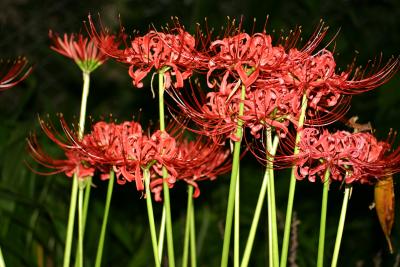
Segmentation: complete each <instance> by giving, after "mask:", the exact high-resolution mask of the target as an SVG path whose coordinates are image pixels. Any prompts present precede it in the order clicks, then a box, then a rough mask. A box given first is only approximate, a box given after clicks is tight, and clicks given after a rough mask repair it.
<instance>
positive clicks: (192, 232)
mask: <svg viewBox="0 0 400 267" xmlns="http://www.w3.org/2000/svg"><path fill="white" fill-rule="evenodd" d="M196 255H197V250H196V222H195V220H194V206H192V210H191V212H190V263H191V265H190V266H191V267H196V266H197V262H196V261H197V257H196Z"/></svg>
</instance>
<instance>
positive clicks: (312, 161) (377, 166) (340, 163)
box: [296, 128, 400, 183]
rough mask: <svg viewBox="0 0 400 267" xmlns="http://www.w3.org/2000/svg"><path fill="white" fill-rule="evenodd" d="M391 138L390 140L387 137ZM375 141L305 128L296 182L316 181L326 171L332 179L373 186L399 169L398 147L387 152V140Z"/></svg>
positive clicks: (369, 137)
mask: <svg viewBox="0 0 400 267" xmlns="http://www.w3.org/2000/svg"><path fill="white" fill-rule="evenodd" d="M389 139H390V138H389ZM389 139H388V140H387V141H384V142H382V141H377V140H376V138H375V137H374V136H373V135H371V134H370V133H366V132H359V133H349V132H346V131H338V132H335V133H333V134H331V133H329V132H328V131H323V132H322V133H321V132H320V131H319V130H317V129H315V128H306V129H304V131H303V135H302V139H301V141H300V143H299V148H300V153H299V155H298V160H297V162H296V168H297V171H296V177H297V179H304V178H305V177H308V179H309V180H310V181H312V182H314V181H315V178H316V175H318V176H319V177H321V178H322V177H324V172H325V171H326V170H327V169H329V171H330V174H331V179H332V180H337V181H344V182H346V183H354V182H360V183H373V182H375V181H376V180H377V179H379V178H382V177H385V176H387V175H391V174H394V173H395V172H398V171H399V170H400V148H398V149H396V150H395V151H393V152H390V149H391V143H392V142H390V140H389Z"/></svg>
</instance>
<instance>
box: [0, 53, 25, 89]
mask: <svg viewBox="0 0 400 267" xmlns="http://www.w3.org/2000/svg"><path fill="white" fill-rule="evenodd" d="M27 65H28V60H27V59H26V58H19V59H17V60H14V61H10V60H8V61H4V60H0V91H4V90H7V89H9V88H11V87H13V86H15V85H17V84H18V83H19V82H21V81H23V80H25V79H26V77H28V75H29V74H30V73H31V72H32V67H29V68H28V69H26V67H27Z"/></svg>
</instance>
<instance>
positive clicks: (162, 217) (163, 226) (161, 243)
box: [158, 207, 165, 259]
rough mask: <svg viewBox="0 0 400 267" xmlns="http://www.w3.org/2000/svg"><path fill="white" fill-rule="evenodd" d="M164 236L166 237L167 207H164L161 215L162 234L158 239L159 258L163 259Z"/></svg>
mask: <svg viewBox="0 0 400 267" xmlns="http://www.w3.org/2000/svg"><path fill="white" fill-rule="evenodd" d="M164 236H165V207H163V211H162V215H161V224H160V233H159V237H158V258H159V259H161V258H162V253H163V248H164Z"/></svg>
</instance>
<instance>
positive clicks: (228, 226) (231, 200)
mask: <svg viewBox="0 0 400 267" xmlns="http://www.w3.org/2000/svg"><path fill="white" fill-rule="evenodd" d="M245 97H246V87H245V86H244V85H242V90H241V97H240V99H241V101H242V102H240V104H239V114H238V120H237V128H236V137H237V138H238V139H239V141H236V142H235V144H234V148H233V160H232V172H231V182H230V186H229V196H228V207H227V210H226V221H225V232H224V243H223V247H222V258H221V267H227V266H228V256H229V245H230V240H231V234H232V217H233V209H234V205H235V195H236V194H235V191H236V180H237V177H238V175H239V160H240V144H241V142H242V134H243V129H242V126H243V121H242V120H241V119H240V117H241V116H243V112H244V103H243V101H244V99H245Z"/></svg>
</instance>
